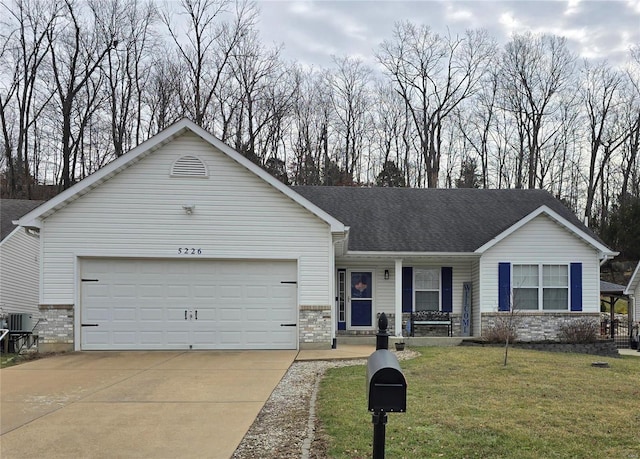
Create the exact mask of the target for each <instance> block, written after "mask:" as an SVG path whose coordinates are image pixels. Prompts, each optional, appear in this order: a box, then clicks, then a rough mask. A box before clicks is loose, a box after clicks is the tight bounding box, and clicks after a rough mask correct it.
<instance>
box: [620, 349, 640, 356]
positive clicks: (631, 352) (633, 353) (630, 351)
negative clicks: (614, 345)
mask: <svg viewBox="0 0 640 459" xmlns="http://www.w3.org/2000/svg"><path fill="white" fill-rule="evenodd" d="M618 354H620V355H631V356H633V357H640V352H638V351H636V350H635V349H618Z"/></svg>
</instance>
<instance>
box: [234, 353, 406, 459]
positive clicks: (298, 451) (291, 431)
mask: <svg viewBox="0 0 640 459" xmlns="http://www.w3.org/2000/svg"><path fill="white" fill-rule="evenodd" d="M392 352H394V351H392ZM394 354H396V355H397V357H398V360H407V359H411V358H414V357H416V356H418V355H419V354H418V353H417V352H415V351H412V350H405V351H401V352H394ZM366 362H367V361H366V360H365V359H357V360H330V361H325V360H313V361H294V362H293V363H292V364H291V366H290V367H289V369H288V370H287V372H286V373H285V375H284V376H283V378H282V379H281V380H280V382H279V383H278V385H277V386H276V388H275V389H274V391H273V392H272V393H271V396H270V397H269V399H268V400H267V402H266V403H265V405H264V406H263V407H262V410H260V413H259V414H258V416H257V417H256V419H255V420H254V422H253V424H252V425H251V427H250V428H249V430H248V431H247V433H246V434H245V436H244V438H243V439H242V441H241V442H240V444H239V445H238V447H237V448H236V450H235V452H234V453H233V455H232V456H231V459H257V458H260V459H265V458H278V459H289V458H292V459H293V458H296V459H298V458H303V459H316V458H322V457H325V456H324V452H323V449H324V448H323V447H322V446H323V445H322V442H318V441H315V440H316V438H315V434H316V433H315V431H316V424H317V420H316V416H315V396H316V395H317V391H318V388H319V385H320V381H321V380H322V377H323V376H324V373H325V371H326V370H327V369H328V368H337V367H344V366H353V365H365V364H366Z"/></svg>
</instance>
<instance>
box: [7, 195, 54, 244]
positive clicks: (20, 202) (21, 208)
mask: <svg viewBox="0 0 640 459" xmlns="http://www.w3.org/2000/svg"><path fill="white" fill-rule="evenodd" d="M43 202H44V201H30V200H28V199H0V241H2V240H4V238H5V237H7V236H8V235H9V234H10V233H11V232H12V231H13V230H14V229H16V225H14V224H13V223H12V222H13V220H17V219H19V218H20V217H22V216H23V215H25V214H27V213H29V212H31V211H32V210H33V209H35V208H36V207H38V206H39V205H40V204H42V203H43Z"/></svg>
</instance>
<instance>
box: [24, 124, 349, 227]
mask: <svg viewBox="0 0 640 459" xmlns="http://www.w3.org/2000/svg"><path fill="white" fill-rule="evenodd" d="M187 130H189V131H191V132H193V133H194V134H196V135H197V136H199V137H201V138H202V139H203V140H204V141H206V142H208V143H209V144H211V145H212V146H214V147H215V148H217V149H218V150H220V151H222V152H223V153H224V154H226V155H227V156H228V157H230V158H231V159H233V160H234V161H235V162H237V163H238V164H240V165H241V166H243V167H245V168H246V169H248V170H249V171H250V172H253V173H254V174H255V175H257V176H258V177H260V178H261V179H263V180H264V181H265V182H267V183H269V184H270V185H271V186H273V187H274V188H276V189H277V190H279V191H280V192H282V193H284V194H285V195H286V196H287V197H289V198H290V199H291V200H293V201H294V202H296V203H298V204H299V205H301V206H302V207H304V208H306V209H307V210H308V211H310V212H311V213H313V214H314V215H316V216H317V217H318V218H320V219H321V220H323V221H325V222H326V223H327V224H328V225H329V226H330V227H331V231H332V232H344V231H345V226H344V224H342V223H341V222H340V221H338V220H337V219H336V218H334V217H332V216H331V215H329V214H328V213H326V212H325V211H323V210H322V209H320V208H319V207H318V206H316V205H315V204H313V203H311V202H310V201H308V200H307V199H305V198H303V197H302V196H301V195H299V194H298V193H296V192H295V191H293V190H292V189H291V188H289V187H288V186H286V185H285V184H283V183H282V182H280V181H279V180H277V179H275V178H274V177H273V176H271V174H269V173H267V172H266V171H264V170H263V169H262V168H261V167H259V166H258V165H256V164H254V163H252V162H251V161H249V160H248V159H247V158H245V157H244V156H242V155H241V154H239V153H238V152H236V151H235V150H233V149H232V148H231V147H229V146H228V145H226V144H224V142H222V141H221V140H219V139H217V138H215V137H214V136H213V135H211V134H210V133H208V132H207V131H205V130H204V129H202V128H201V127H200V126H198V125H197V124H195V123H194V122H193V121H191V120H188V119H186V118H183V119H181V120H180V121H177V122H176V123H174V124H172V125H171V126H169V127H168V128H166V129H164V130H163V131H161V132H159V133H158V134H156V135H154V136H153V137H151V138H150V139H148V140H146V141H145V142H142V143H141V144H140V145H138V146H137V147H135V148H134V149H133V150H131V151H129V152H128V153H126V154H124V155H122V156H120V157H119V158H117V159H115V160H113V161H112V162H110V163H109V164H107V165H106V166H105V167H103V168H102V169H99V170H98V171H96V172H94V173H93V174H91V175H90V176H89V177H87V178H85V179H84V180H81V181H80V182H78V183H76V184H75V185H73V186H72V187H71V188H69V189H67V190H65V191H63V192H62V193H60V194H59V195H57V196H56V197H54V198H52V199H50V200H49V201H47V202H45V203H44V204H42V205H41V206H40V207H37V208H36V209H34V210H33V211H31V212H29V213H28V214H26V215H24V216H23V217H22V218H20V220H19V221H18V223H19V224H20V226H25V227H31V228H40V226H41V221H42V218H46V217H47V216H49V215H50V214H52V213H53V212H55V211H56V210H58V209H60V208H62V207H64V206H66V205H67V204H68V203H69V202H71V201H73V200H75V199H77V198H78V197H80V196H82V195H83V194H86V193H87V192H89V191H90V190H92V189H93V188H95V187H96V186H98V185H100V184H101V183H103V182H104V181H105V180H107V179H109V178H110V177H112V176H114V175H115V174H117V173H118V172H120V171H121V170H123V169H126V168H127V167H129V166H131V165H132V164H135V163H136V162H138V161H140V160H141V159H142V158H144V157H145V156H147V155H148V154H150V153H151V152H153V151H155V150H157V149H158V148H160V147H161V146H163V145H164V144H166V143H168V142H170V141H171V140H172V139H173V138H175V137H177V136H179V135H181V134H182V133H183V132H185V131H187Z"/></svg>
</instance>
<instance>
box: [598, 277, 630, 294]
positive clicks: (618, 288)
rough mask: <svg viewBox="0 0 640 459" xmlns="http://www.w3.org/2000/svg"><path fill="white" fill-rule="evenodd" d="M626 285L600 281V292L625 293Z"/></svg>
mask: <svg viewBox="0 0 640 459" xmlns="http://www.w3.org/2000/svg"><path fill="white" fill-rule="evenodd" d="M624 289H625V286H624V285H619V284H614V283H613V282H607V281H603V280H601V281H600V294H601V295H623V294H624Z"/></svg>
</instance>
